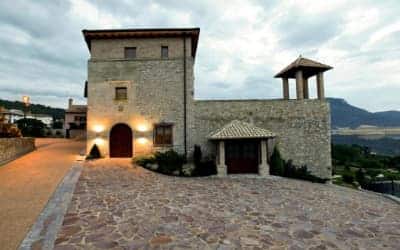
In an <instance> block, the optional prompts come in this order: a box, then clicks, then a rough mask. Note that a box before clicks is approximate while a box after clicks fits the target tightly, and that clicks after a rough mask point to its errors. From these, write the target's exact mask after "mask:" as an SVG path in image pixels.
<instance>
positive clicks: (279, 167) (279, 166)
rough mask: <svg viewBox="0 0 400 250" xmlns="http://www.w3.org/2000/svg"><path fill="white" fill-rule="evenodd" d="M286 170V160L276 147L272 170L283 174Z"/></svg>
mask: <svg viewBox="0 0 400 250" xmlns="http://www.w3.org/2000/svg"><path fill="white" fill-rule="evenodd" d="M283 171H284V160H283V159H282V157H281V153H280V152H279V150H278V148H277V147H275V148H274V152H273V153H272V155H271V169H270V172H271V174H273V175H279V176H282V175H283Z"/></svg>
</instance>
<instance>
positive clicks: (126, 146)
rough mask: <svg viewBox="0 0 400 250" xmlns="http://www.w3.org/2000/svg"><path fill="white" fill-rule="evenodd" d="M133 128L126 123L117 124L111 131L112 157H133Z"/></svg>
mask: <svg viewBox="0 0 400 250" xmlns="http://www.w3.org/2000/svg"><path fill="white" fill-rule="evenodd" d="M132 151H133V147H132V130H131V128H130V127H129V126H128V125H126V124H117V125H115V126H114V127H113V128H112V129H111V132H110V157H132Z"/></svg>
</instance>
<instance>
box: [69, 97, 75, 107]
mask: <svg viewBox="0 0 400 250" xmlns="http://www.w3.org/2000/svg"><path fill="white" fill-rule="evenodd" d="M73 101H74V100H73V99H72V98H69V100H68V108H71V107H72V103H73Z"/></svg>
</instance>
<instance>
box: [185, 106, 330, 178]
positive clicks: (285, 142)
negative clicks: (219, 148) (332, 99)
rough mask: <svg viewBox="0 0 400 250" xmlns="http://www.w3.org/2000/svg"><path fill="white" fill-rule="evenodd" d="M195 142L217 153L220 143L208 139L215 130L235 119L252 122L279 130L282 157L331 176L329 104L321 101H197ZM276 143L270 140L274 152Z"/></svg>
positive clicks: (193, 126)
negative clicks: (217, 145)
mask: <svg viewBox="0 0 400 250" xmlns="http://www.w3.org/2000/svg"><path fill="white" fill-rule="evenodd" d="M194 104H195V105H194V111H195V112H194V114H195V115H194V116H195V117H194V121H195V122H194V123H193V124H191V127H190V134H189V136H190V142H191V145H194V144H198V145H200V146H201V148H202V149H204V150H203V151H204V154H205V155H210V156H215V154H216V146H215V145H214V143H213V142H210V141H209V140H208V139H207V135H208V134H210V133H211V132H212V131H214V130H216V129H218V128H220V127H222V126H224V125H225V124H227V123H229V122H230V121H232V120H234V119H238V120H243V121H250V122H253V123H254V124H255V125H256V126H258V127H261V128H266V129H268V130H270V131H273V132H274V133H276V135H277V137H276V139H275V144H277V145H278V147H279V150H280V151H281V153H282V157H283V158H284V159H286V160H289V159H291V160H293V163H294V164H295V165H299V166H300V165H307V166H308V168H309V169H310V170H311V171H312V173H313V174H315V175H317V176H320V177H323V178H330V177H331V149H330V115H329V112H330V111H329V104H328V102H326V101H320V100H224V101H214V100H213V101H211V100H210V101H195V103H194ZM272 148H273V145H271V143H269V145H268V151H269V153H271V151H272Z"/></svg>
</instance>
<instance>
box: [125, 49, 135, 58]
mask: <svg viewBox="0 0 400 250" xmlns="http://www.w3.org/2000/svg"><path fill="white" fill-rule="evenodd" d="M125 58H126V59H134V58H136V47H127V48H125Z"/></svg>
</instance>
